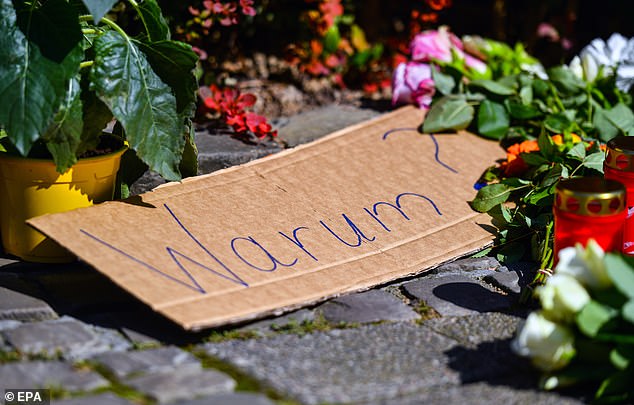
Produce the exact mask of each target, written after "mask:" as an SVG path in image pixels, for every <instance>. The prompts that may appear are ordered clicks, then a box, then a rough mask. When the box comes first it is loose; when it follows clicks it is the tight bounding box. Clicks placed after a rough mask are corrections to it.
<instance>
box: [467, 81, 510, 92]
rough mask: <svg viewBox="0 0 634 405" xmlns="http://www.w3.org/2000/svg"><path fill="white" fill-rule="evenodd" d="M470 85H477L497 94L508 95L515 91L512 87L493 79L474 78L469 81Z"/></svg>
mask: <svg viewBox="0 0 634 405" xmlns="http://www.w3.org/2000/svg"><path fill="white" fill-rule="evenodd" d="M469 85H470V86H473V87H479V88H482V89H485V90H487V91H488V92H490V93H493V94H496V95H498V96H510V95H512V94H514V93H515V90H513V88H511V87H508V86H505V85H503V84H500V83H498V82H494V81H493V80H474V81H472V82H471V83H469Z"/></svg>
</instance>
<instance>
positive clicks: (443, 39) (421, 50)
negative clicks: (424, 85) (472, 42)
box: [409, 27, 462, 62]
mask: <svg viewBox="0 0 634 405" xmlns="http://www.w3.org/2000/svg"><path fill="white" fill-rule="evenodd" d="M452 48H454V49H458V50H460V51H461V52H460V53H462V43H461V42H460V39H458V37H456V36H455V35H454V34H452V33H450V32H449V30H448V29H447V27H440V28H438V30H432V31H423V32H421V33H420V34H418V35H416V36H415V37H414V39H412V42H411V43H410V45H409V49H410V52H411V54H412V60H413V61H415V62H431V61H433V60H439V61H443V62H451V59H452V56H451V49H452Z"/></svg>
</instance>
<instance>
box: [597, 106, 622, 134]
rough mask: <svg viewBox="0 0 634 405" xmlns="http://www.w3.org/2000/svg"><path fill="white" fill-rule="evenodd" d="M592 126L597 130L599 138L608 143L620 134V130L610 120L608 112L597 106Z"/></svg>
mask: <svg viewBox="0 0 634 405" xmlns="http://www.w3.org/2000/svg"><path fill="white" fill-rule="evenodd" d="M592 125H593V126H594V127H595V128H596V129H597V135H598V138H599V139H601V140H602V141H603V142H607V141H609V140H610V139H612V138H614V137H615V136H617V135H618V134H619V129H618V128H617V127H616V126H615V125H614V124H613V123H612V121H611V120H610V119H609V118H608V114H607V111H606V110H604V109H603V108H601V107H599V106H595V109H594V115H593V116H592Z"/></svg>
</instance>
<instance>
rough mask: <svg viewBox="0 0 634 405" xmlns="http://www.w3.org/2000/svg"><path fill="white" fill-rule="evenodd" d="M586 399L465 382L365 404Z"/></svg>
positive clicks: (568, 404)
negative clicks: (458, 385) (464, 383)
mask: <svg viewBox="0 0 634 405" xmlns="http://www.w3.org/2000/svg"><path fill="white" fill-rule="evenodd" d="M586 403H587V402H586V401H583V400H581V399H577V398H570V397H565V396H563V395H561V394H558V393H555V392H539V391H537V390H535V389H529V388H523V389H522V388H515V387H512V386H507V385H490V384H486V383H474V384H466V385H464V386H460V387H452V386H439V387H431V388H428V389H426V390H423V391H421V392H419V393H417V394H415V395H411V396H408V397H401V398H395V399H391V400H386V401H376V402H370V403H369V404H368V405H423V404H446V405H451V404H456V405H458V404H460V405H462V404H469V405H491V404H526V405H528V404H540V405H560V404H561V405H579V404H586Z"/></svg>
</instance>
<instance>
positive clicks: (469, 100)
mask: <svg viewBox="0 0 634 405" xmlns="http://www.w3.org/2000/svg"><path fill="white" fill-rule="evenodd" d="M410 55H411V60H410V61H408V62H405V63H403V64H402V65H400V66H399V67H398V68H397V69H396V71H395V72H394V76H393V103H394V104H400V103H414V104H416V105H418V106H419V107H420V108H421V109H423V110H425V111H427V113H426V117H425V121H424V123H423V125H422V126H421V131H422V132H425V133H442V132H450V131H457V130H462V129H467V130H470V131H472V132H474V133H477V134H479V135H481V136H483V137H486V138H490V139H494V140H497V141H499V142H500V143H501V145H502V147H503V148H504V149H505V150H506V153H507V156H506V159H503V160H501V161H499V162H497V164H495V165H493V166H491V167H490V168H489V169H488V170H487V171H486V172H485V173H484V174H483V175H482V176H481V178H480V179H479V180H478V181H477V182H476V184H475V185H474V187H475V189H477V190H478V192H477V195H476V197H475V199H474V200H473V201H472V202H471V206H472V207H473V209H474V210H476V211H479V212H486V213H488V214H489V215H490V216H491V217H492V218H493V223H494V224H495V225H496V227H497V228H498V234H497V240H496V244H495V246H494V247H493V248H491V249H488V250H485V251H483V252H481V253H480V255H486V254H491V255H496V257H497V258H498V259H499V260H501V261H505V262H507V263H508V262H512V261H514V260H518V259H526V258H530V259H532V260H535V261H538V262H539V263H540V267H541V269H540V271H538V275H537V277H536V279H535V280H534V282H533V283H532V286H531V287H535V288H534V295H535V296H536V297H537V298H538V301H539V305H540V307H541V308H540V309H539V310H537V311H535V312H533V313H531V314H530V315H529V316H528V318H527V320H526V322H525V324H524V325H523V327H522V328H521V330H520V332H519V334H518V336H517V337H516V339H515V340H514V342H513V345H512V346H513V349H514V350H515V352H516V353H518V354H519V355H522V356H526V357H529V358H530V359H531V361H532V363H533V364H534V365H535V366H536V367H538V368H539V369H541V370H542V371H543V372H544V373H545V374H544V378H543V380H542V383H541V384H542V387H543V388H545V389H554V388H560V387H564V386H566V385H570V384H575V383H586V384H588V383H595V387H596V388H597V391H596V400H597V402H603V403H615V402H630V403H631V402H632V401H634V386H633V385H632V381H634V258H629V257H628V258H626V257H623V256H622V255H620V254H613V253H609V254H605V253H604V252H603V251H602V250H601V248H600V247H599V246H598V245H597V244H596V242H594V241H593V240H591V241H589V242H588V244H587V247H586V248H583V247H582V246H577V247H575V248H567V249H563V250H562V251H561V252H560V256H559V262H558V265H557V267H556V269H555V271H554V272H553V271H552V270H550V268H551V267H552V265H553V261H554V258H553V249H552V242H553V235H552V231H553V208H552V205H553V201H554V192H555V187H556V185H557V183H558V182H559V180H560V179H563V178H569V177H573V176H602V175H603V161H604V158H605V143H606V142H607V141H608V140H610V139H612V138H614V137H615V136H618V135H626V136H632V135H634V112H633V111H632V106H633V104H632V97H631V95H630V91H631V90H632V85H633V84H634V39H630V40H628V39H626V38H624V37H623V36H621V35H619V34H614V35H613V36H612V37H610V38H609V39H608V41H607V42H605V41H603V40H601V39H595V40H594V41H592V43H591V44H589V45H588V46H587V47H585V48H584V49H583V50H582V51H581V53H580V54H579V55H578V56H577V57H575V58H574V59H573V60H572V61H571V63H570V64H569V65H561V66H555V67H552V68H549V69H544V68H543V66H542V65H541V64H540V63H539V61H538V60H536V59H535V58H533V57H531V56H530V55H529V54H528V53H527V52H526V51H525V50H524V48H523V47H522V45H521V44H518V45H516V46H514V47H510V46H508V45H506V44H504V43H500V42H496V41H492V40H489V39H485V38H480V37H464V38H462V39H459V38H457V37H456V36H455V35H453V34H451V33H450V32H449V30H448V29H447V28H446V27H441V28H440V29H438V30H435V31H424V32H422V33H420V34H418V35H417V36H416V37H415V38H414V39H413V41H412V42H411V44H410ZM553 273H554V275H551V274H553ZM531 291H533V289H532V288H529V289H527V290H526V291H525V294H524V297H526V293H530V292H531ZM588 386H589V385H586V387H588Z"/></svg>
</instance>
